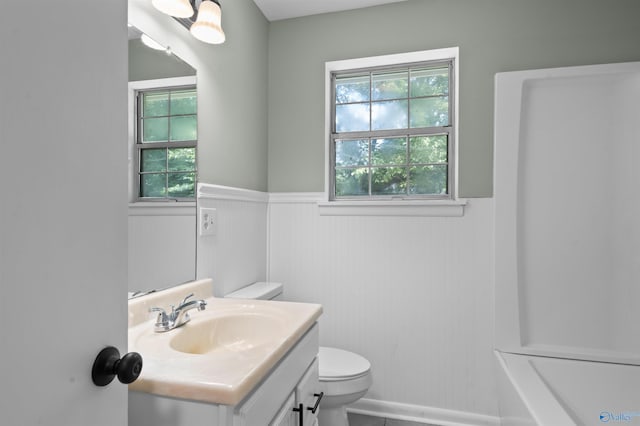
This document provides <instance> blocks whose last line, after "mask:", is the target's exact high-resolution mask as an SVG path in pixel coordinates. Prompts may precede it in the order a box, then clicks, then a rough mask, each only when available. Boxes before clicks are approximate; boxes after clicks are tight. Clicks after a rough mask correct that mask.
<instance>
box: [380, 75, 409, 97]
mask: <svg viewBox="0 0 640 426" xmlns="http://www.w3.org/2000/svg"><path fill="white" fill-rule="evenodd" d="M408 75H409V73H408V72H395V73H387V74H377V75H373V76H372V77H371V96H372V97H373V100H374V101H379V100H385V99H401V98H406V97H407V96H408V95H407V90H408V83H407V80H408Z"/></svg>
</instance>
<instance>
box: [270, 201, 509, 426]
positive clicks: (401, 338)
mask: <svg viewBox="0 0 640 426" xmlns="http://www.w3.org/2000/svg"><path fill="white" fill-rule="evenodd" d="M319 199H321V195H320V194H306V195H304V194H292V195H289V194H272V196H271V199H270V205H269V271H268V279H269V280H271V281H278V282H282V283H283V284H284V289H285V299H288V300H294V301H308V302H315V303H321V304H322V305H323V307H324V314H323V315H322V317H321V320H320V330H321V338H320V343H321V344H322V345H327V346H337V347H341V348H345V349H348V350H352V351H355V352H357V353H360V354H362V355H363V356H365V357H366V358H368V359H369V360H370V361H371V364H372V369H373V386H372V387H371V389H370V391H369V393H368V394H367V396H366V398H367V399H369V400H371V401H373V402H374V403H373V404H369V406H368V408H367V410H368V412H369V414H375V415H377V416H379V417H387V418H391V416H388V415H386V413H385V411H388V410H390V409H391V408H390V407H393V408H394V409H395V408H397V407H398V406H403V405H404V404H409V405H406V407H410V409H408V410H409V413H408V414H407V413H395V414H396V415H395V416H394V417H396V418H398V417H402V416H405V417H412V418H418V419H422V421H423V423H429V421H428V419H429V418H432V417H434V416H435V417H437V418H436V419H435V420H438V422H440V424H443V423H442V422H444V421H447V419H446V418H443V416H444V417H449V420H450V421H453V419H451V417H452V416H453V417H456V420H455V421H456V422H457V423H456V424H477V425H480V424H497V418H496V417H495V416H497V412H498V409H497V399H496V383H495V379H494V372H493V352H492V348H493V322H492V321H493V290H492V289H493V201H492V199H471V200H469V201H468V204H467V205H466V206H465V208H464V214H463V216H462V217H398V216H380V217H376V216H366V217H362V216H344V217H343V216H321V215H319V214H318V206H317V201H318V200H319ZM375 402H379V403H375ZM397 402H401V403H402V404H396V403H397ZM390 404H391V405H390ZM357 406H358V403H356V407H357ZM430 407H438V409H431V408H430ZM391 414H394V413H391ZM434 423H436V422H434Z"/></svg>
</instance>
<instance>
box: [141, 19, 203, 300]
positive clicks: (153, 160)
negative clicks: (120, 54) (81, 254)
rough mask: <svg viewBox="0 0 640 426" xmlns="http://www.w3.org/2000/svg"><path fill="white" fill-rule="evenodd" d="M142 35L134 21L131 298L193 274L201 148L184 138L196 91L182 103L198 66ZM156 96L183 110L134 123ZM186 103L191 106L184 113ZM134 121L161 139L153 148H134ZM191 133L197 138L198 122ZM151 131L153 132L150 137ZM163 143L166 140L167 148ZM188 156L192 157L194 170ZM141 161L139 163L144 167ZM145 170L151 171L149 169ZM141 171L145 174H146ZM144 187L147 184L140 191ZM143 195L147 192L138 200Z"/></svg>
mask: <svg viewBox="0 0 640 426" xmlns="http://www.w3.org/2000/svg"><path fill="white" fill-rule="evenodd" d="M142 36H143V33H142V32H141V31H140V30H138V29H137V28H136V27H135V26H131V25H130V27H129V121H130V123H129V168H128V169H129V195H130V196H129V201H130V204H129V216H128V232H129V271H128V280H129V297H132V296H134V295H140V294H145V293H147V292H150V291H154V290H158V289H161V288H166V287H171V286H174V285H177V284H180V283H183V282H186V281H191V280H193V279H195V277H196V202H195V198H192V199H191V200H189V199H188V198H189V196H190V195H191V194H193V195H195V180H196V177H195V176H196V174H195V160H196V159H195V153H196V152H197V149H194V148H193V147H189V146H188V140H190V139H193V137H190V136H188V137H185V136H184V134H185V130H184V123H185V122H189V123H191V125H192V126H194V127H195V126H197V121H196V120H197V112H196V111H195V108H196V106H195V92H191V98H190V102H191V103H192V104H193V105H192V106H189V105H187V106H186V107H185V101H184V99H185V98H186V96H185V93H186V92H185V90H184V88H185V87H193V88H195V85H196V70H195V69H194V68H193V67H192V66H191V65H189V64H188V63H187V62H185V61H184V60H182V59H180V58H179V57H178V56H176V55H175V54H174V53H173V52H171V51H170V49H169V50H167V49H165V48H163V47H162V46H159V49H160V50H156V49H154V48H153V47H149V44H150V43H149V42H148V40H145V41H146V44H145V42H144V41H143V39H142ZM168 88H172V89H171V90H169V89H168ZM176 88H180V89H176ZM157 90H161V92H157ZM145 91H146V92H147V93H148V92H149V91H153V94H148V95H142V94H143V93H145ZM165 93H167V95H166V96H165V95H164V94H165ZM138 95H141V96H144V97H141V99H144V100H141V101H137V97H138ZM152 96H153V97H154V98H155V99H156V105H160V106H161V107H162V106H164V107H166V110H167V111H169V110H170V108H172V107H170V106H168V105H175V108H174V110H173V111H176V110H178V108H179V107H180V108H181V112H180V113H179V115H178V113H175V112H166V111H165V112H162V111H161V112H156V113H155V115H151V113H149V116H151V117H153V118H150V119H148V120H146V121H145V122H144V123H145V124H141V125H140V126H137V124H136V123H137V122H143V121H144V120H143V119H138V118H136V114H137V113H138V111H141V110H144V108H147V105H151V103H152V102H151V99H152ZM163 96H164V98H163ZM165 98H166V99H165ZM147 99H149V101H147ZM158 99H160V100H159V101H158ZM181 102H182V103H181ZM143 105H144V106H143ZM190 108H191V109H190ZM149 109H151V107H149ZM157 109H158V107H157V106H156V110H157ZM160 109H161V108H160ZM185 109H188V110H189V111H187V112H185ZM174 113H175V114H176V115H175V116H174V115H173V114H174ZM189 114H191V115H189ZM162 123H167V124H166V125H164V124H162ZM194 123H196V124H194ZM152 124H153V125H152ZM163 125H164V126H165V129H164V136H163V131H162V127H163ZM181 126H182V127H181ZM136 127H140V128H142V129H144V132H145V135H144V137H143V138H144V139H143V142H145V143H146V142H147V141H151V142H154V143H158V145H154V147H153V149H152V148H149V149H142V150H139V149H138V148H137V147H136V140H138V139H137V138H138V136H136V134H137V130H136ZM158 129H160V130H158ZM175 129H179V131H178V130H175ZM186 133H187V134H188V133H189V132H188V131H187V132H186ZM192 133H193V134H194V136H195V138H196V139H197V128H194V129H193V132H192ZM147 135H154V136H153V137H148V138H147ZM157 135H160V136H157ZM162 143H165V146H164V147H163V146H162ZM143 145H145V144H144V143H143ZM185 152H187V153H188V155H189V156H190V158H189V157H188V156H187V155H186V154H184V153H185ZM189 161H191V162H192V163H193V169H192V171H191V173H190V174H189V173H188V172H189V168H188V164H187V163H188V162H189ZM138 164H140V165H141V166H140V169H138ZM185 164H187V165H186V166H185ZM185 170H186V172H185ZM146 172H149V173H148V174H144V173H146ZM151 172H153V173H151ZM143 174H144V177H141V175H143ZM145 179H146V180H145ZM159 182H160V183H159ZM189 185H192V186H193V192H190V190H189V189H188V188H187V190H185V189H184V187H189ZM140 187H142V188H143V189H142V190H140V189H139V188H140ZM149 188H151V189H149ZM176 188H179V189H176ZM149 194H151V195H149ZM172 194H174V195H175V194H180V195H175V196H173V195H172ZM185 194H186V195H185ZM140 195H145V197H143V198H140Z"/></svg>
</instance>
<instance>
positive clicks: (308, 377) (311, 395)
mask: <svg viewBox="0 0 640 426" xmlns="http://www.w3.org/2000/svg"><path fill="white" fill-rule="evenodd" d="M319 389H320V382H319V381H318V358H317V357H316V358H315V359H314V360H313V363H312V364H311V366H309V368H308V369H307V371H306V372H305V373H304V376H302V379H300V382H299V383H298V386H297V387H296V404H298V405H300V404H302V407H303V410H304V426H312V425H314V424H315V421H316V418H317V417H318V411H319V410H320V409H319V408H317V409H316V410H315V411H313V409H314V408H315V406H316V402H317V401H318V398H320V397H319V396H318V393H319V392H320V390H319Z"/></svg>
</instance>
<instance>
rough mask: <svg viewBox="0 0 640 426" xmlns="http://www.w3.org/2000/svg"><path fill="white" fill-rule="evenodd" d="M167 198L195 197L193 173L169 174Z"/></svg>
mask: <svg viewBox="0 0 640 426" xmlns="http://www.w3.org/2000/svg"><path fill="white" fill-rule="evenodd" d="M168 179H169V197H176V198H193V197H195V187H196V186H195V182H196V174H195V173H169V176H168Z"/></svg>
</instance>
